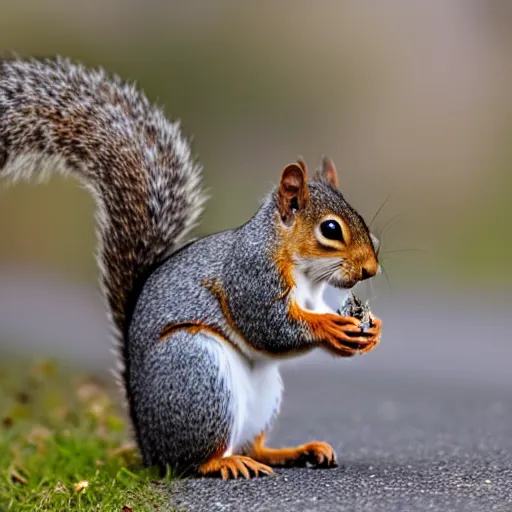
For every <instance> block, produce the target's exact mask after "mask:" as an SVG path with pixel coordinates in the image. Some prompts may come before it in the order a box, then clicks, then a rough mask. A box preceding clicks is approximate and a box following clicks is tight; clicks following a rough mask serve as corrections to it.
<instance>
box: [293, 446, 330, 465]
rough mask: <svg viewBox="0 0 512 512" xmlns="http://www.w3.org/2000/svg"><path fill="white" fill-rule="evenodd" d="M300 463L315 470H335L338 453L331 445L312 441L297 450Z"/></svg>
mask: <svg viewBox="0 0 512 512" xmlns="http://www.w3.org/2000/svg"><path fill="white" fill-rule="evenodd" d="M297 451H298V461H300V462H301V463H303V464H304V465H305V464H306V463H307V464H310V465H311V466H313V467H315V468H335V467H337V466H338V464H337V462H336V453H335V451H334V449H333V447H332V446H331V445H330V444H329V443H324V442H323V441H311V442H310V443H306V444H303V445H302V446H299V447H298V448H297Z"/></svg>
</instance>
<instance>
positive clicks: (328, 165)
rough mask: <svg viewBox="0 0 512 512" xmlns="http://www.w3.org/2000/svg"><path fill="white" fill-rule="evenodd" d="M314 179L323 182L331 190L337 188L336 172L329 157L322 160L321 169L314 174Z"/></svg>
mask: <svg viewBox="0 0 512 512" xmlns="http://www.w3.org/2000/svg"><path fill="white" fill-rule="evenodd" d="M315 179H317V180H319V181H323V182H324V183H327V185H330V186H331V187H333V188H338V185H339V181H338V171H337V170H336V167H335V166H334V162H333V161H332V160H331V159H330V158H329V157H327V156H324V157H323V158H322V167H321V168H320V169H318V171H317V172H316V175H315Z"/></svg>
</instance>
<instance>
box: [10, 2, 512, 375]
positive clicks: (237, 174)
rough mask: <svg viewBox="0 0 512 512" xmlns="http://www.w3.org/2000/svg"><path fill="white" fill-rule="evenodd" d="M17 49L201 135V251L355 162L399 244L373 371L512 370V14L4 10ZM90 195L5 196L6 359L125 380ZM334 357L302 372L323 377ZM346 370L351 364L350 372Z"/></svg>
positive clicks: (62, 183)
mask: <svg viewBox="0 0 512 512" xmlns="http://www.w3.org/2000/svg"><path fill="white" fill-rule="evenodd" d="M0 9H1V16H0V50H1V51H5V52H7V51H14V52H17V53H19V54H20V55H25V56H28V55H36V56H53V55H55V54H61V55H65V56H69V57H71V58H73V59H76V60H79V61H82V62H83V63H85V64H87V65H91V66H103V67H104V68H106V69H107V70H108V71H110V72H115V73H117V74H119V75H121V76H122V77H124V78H127V79H130V80H133V81H136V82H137V84H138V85H139V87H141V88H143V89H144V90H145V91H146V92H147V94H148V96H149V98H150V99H151V100H152V101H155V102H157V103H158V104H160V105H162V106H163V107H164V109H165V111H166V113H167V114H168V115H169V116H170V117H172V118H178V119H181V120H182V127H183V131H184V132H185V133H186V134H187V135H188V136H191V137H193V140H192V145H193V151H194V152H195V153H196V154H197V155H198V158H199V160H200V161H201V162H202V163H203V164H204V175H205V184H206V186H207V187H208V189H209V192H210V195H211V199H210V201H209V203H208V205H207V207H206V212H205V214H204V220H203V223H202V225H201V226H200V228H199V229H198V233H197V234H198V235H202V234H206V233H210V232H213V231H218V230H222V229H226V228H231V227H234V226H237V225H239V224H241V223H242V222H244V221H245V220H246V219H248V218H249V217H250V216H251V215H252V214H253V213H254V212H255V210H256V209H257V207H258V204H259V201H260V200H261V199H262V198H263V197H264V195H265V193H267V192H268V191H269V189H270V187H271V186H272V185H273V184H275V183H276V182H277V180H278V177H279V173H280V171H281V169H282V168H283V166H284V165H285V164H287V163H288V162H289V161H292V160H294V159H295V158H296V157H297V155H299V154H300V155H302V156H303V157H304V158H305V159H306V161H307V162H308V164H309V166H310V168H312V169H314V168H315V166H316V165H317V164H318V163H319V161H320V158H321V156H322V155H323V154H327V155H329V156H330V157H331V158H332V159H333V160H334V161H335V163H336V164H337V167H338V171H339V175H340V183H341V189H342V190H343V192H344V193H345V195H346V197H347V199H348V200H349V201H350V202H351V203H352V204H353V205H354V206H355V207H356V208H357V209H358V210H359V211H360V212H361V213H362V214H363V215H364V217H365V218H366V219H367V220H368V221H370V220H372V218H373V217H374V216H375V213H376V212H377V211H378V212H379V213H378V215H377V217H376V218H375V219H374V220H373V222H372V230H373V231H374V232H375V233H376V234H377V235H378V236H380V237H381V238H382V239H383V250H382V251H383V265H384V268H385V270H386V273H385V275H384V274H383V275H381V276H379V277H378V278H376V279H375V280H374V283H373V284H372V286H371V288H370V287H367V288H365V289H363V290H362V291H361V293H363V294H366V296H368V297H371V299H372V307H373V310H374V311H375V313H376V314H378V315H379V316H381V317H383V319H384V327H385V330H384V338H383V342H382V344H381V346H380V347H379V348H378V350H375V351H374V352H373V353H372V354H371V356H367V357H365V358H356V359H355V360H354V361H350V362H349V364H351V365H354V366H353V367H355V368H358V367H365V368H370V369H371V368H373V367H380V368H389V369H390V370H394V369H400V370H401V371H406V372H414V373H417V372H425V373H426V374H429V375H431V374H432V372H434V373H435V375H439V378H443V377H446V378H453V377H454V376H455V377H456V376H457V375H459V374H460V373H465V374H467V375H473V374H474V375H477V374H479V375H480V376H481V378H482V379H487V380H493V379H495V378H497V377H496V376H499V375H505V374H508V373H509V367H510V361H511V360H510V357H512V347H510V345H511V343H510V335H509V334H508V332H507V330H506V328H505V327H506V323H508V322H507V320H508V316H509V315H510V307H511V305H512V292H511V286H510V285H511V283H512V265H511V257H510V248H511V242H510V233H511V228H510V226H511V224H512V207H511V206H510V194H511V190H512V146H511V136H512V58H511V56H512V53H511V52H512V4H511V3H510V2H508V1H507V0H486V1H483V0H482V1H478V0H452V1H451V2H445V1H443V0H434V1H428V2H427V1H424V2H410V1H408V0H388V1H387V2H376V1H375V2H361V1H359V0H347V1H345V2H337V1H321V2H315V3H312V2H306V1H293V2H292V1H291V0H288V1H283V2H270V1H260V2H252V3H237V2H208V1H205V0H203V1H199V0H196V1H189V2H162V1H157V0H145V1H144V2H143V1H141V0H123V1H121V0H118V1H112V0H101V1H99V0H90V1H88V2H80V3H78V2H67V1H64V0H47V1H45V2H14V1H5V0H1V1H0ZM93 208H94V205H93V201H92V199H91V198H90V197H89V196H88V194H87V192H86V191H85V190H83V189H82V188H81V187H80V186H79V185H78V183H76V182H74V181H73V180H65V179H63V178H60V177H53V178H52V179H51V180H50V182H49V183H48V184H46V185H43V186H36V185H29V184H18V185H16V187H7V186H4V185H3V184H2V186H1V188H0V219H1V221H0V357H2V358H4V357H8V356H10V357H18V356H20V355H30V356H39V355H50V356H58V357H59V358H63V359H66V360H74V361H78V362H80V364H83V365H85V366H87V367H89V368H91V369H104V368H107V367H109V366H111V365H112V362H113V356H112V355H111V353H110V352H109V348H110V344H109V341H108V327H107V325H106V322H105V319H104V309H103V304H102V300H101V297H100V295H99V292H98V289H97V284H96V277H97V269H96V264H95V261H94V251H95V233H94V222H93ZM320 357H322V356H321V355H318V354H315V355H313V356H312V357H308V358H305V359H304V360H301V363H297V364H309V363H314V362H315V361H316V362H318V361H319V358H320ZM336 364H339V362H336Z"/></svg>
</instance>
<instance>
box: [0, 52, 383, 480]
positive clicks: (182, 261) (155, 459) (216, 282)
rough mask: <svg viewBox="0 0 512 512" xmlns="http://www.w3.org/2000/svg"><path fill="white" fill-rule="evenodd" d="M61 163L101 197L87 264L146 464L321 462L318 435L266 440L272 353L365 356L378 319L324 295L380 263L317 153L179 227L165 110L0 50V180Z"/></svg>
mask: <svg viewBox="0 0 512 512" xmlns="http://www.w3.org/2000/svg"><path fill="white" fill-rule="evenodd" d="M48 171H56V172H60V173H64V174H71V175H73V176H75V177H76V178H78V179H79V180H80V181H82V182H83V183H85V185H86V187H87V188H88V189H89V190H90V191H91V192H92V194H93V196H94V198H95V199H96V203H97V215H96V217H97V226H98V244H99V248H98V256H97V258H98V265H99V269H100V281H101V287H102V291H103V293H104V296H105V299H106V304H107V309H108V315H109V318H110V319H111V321H112V322H111V323H112V325H113V326H114V328H115V335H116V338H117V340H118V342H119V345H120V353H121V358H120V359H121V360H122V368H121V377H122V385H123V388H124V391H125V396H126V401H127V405H128V410H129V415H130V419H131V424H132V425H133V430H134V435H135V438H136V441H137V444H138V447H139V450H140V452H141V456H142V460H143V463H144V465H146V466H158V467H160V469H161V470H162V471H167V469H168V468H171V469H172V470H174V471H175V472H176V473H177V474H180V475H196V476H201V475H202V476H219V477H222V478H223V479H228V478H237V477H239V476H243V477H245V478H249V477H255V476H258V475H265V474H271V473H272V472H273V469H272V468H273V467H279V466H301V465H302V466H305V465H313V466H317V467H333V466H335V465H336V455H335V452H334V450H333V448H332V447H331V446H330V445H329V444H327V443H325V442H320V441H312V442H308V443H305V444H303V445H300V446H297V447H289V448H279V449H278V448H271V447H268V446H267V444H266V437H267V434H268V432H269V430H270V428H271V427H272V424H273V423H274V421H275V419H276V417H277V414H278V412H279V409H280V404H281V394H282V382H281V377H280V374H279V363H280V362H281V361H282V360H283V359H285V358H289V357H292V356H297V355H300V354H305V353H307V352H310V351H311V350H313V349H315V348H322V349H325V350H326V351H328V352H330V353H331V354H333V355H335V356H339V357H351V356H354V355H356V354H358V353H365V352H369V351H371V350H372V349H373V348H374V347H375V346H376V345H377V344H378V343H379V340H380V337H381V326H382V322H381V320H379V319H378V318H375V317H374V316H373V315H372V322H371V326H370V328H368V329H365V330H363V329H362V327H360V320H358V319H357V318H354V317H352V316H342V315H341V314H340V313H339V311H338V309H337V306H339V305H340V304H341V302H342V300H343V298H344V297H346V296H347V294H348V293H350V289H351V288H352V287H353V286H354V285H355V284H356V283H358V282H359V281H362V280H364V279H368V278H371V277H373V276H375V275H376V274H377V273H378V272H379V269H380V266H379V262H378V248H377V245H378V241H377V239H376V238H375V237H374V236H373V235H372V234H371V233H370V231H369V228H368V226H367V224H366V223H365V221H364V220H363V218H362V217H361V215H359V214H358V213H357V211H356V210H355V209H354V208H353V207H352V206H350V205H349V204H348V202H347V201H346V200H345V198H344V196H343V194H342V193H341V192H340V190H339V187H338V175H337V171H336V168H335V166H334V164H333V162H332V161H331V160H329V159H328V158H324V160H323V163H322V165H321V167H320V168H319V169H318V170H317V171H316V172H315V173H314V174H313V175H312V176H311V177H310V176H308V170H307V168H306V164H305V163H304V161H303V160H299V161H297V162H294V163H290V164H288V165H286V166H285V167H284V170H283V171H282V172H281V175H280V181H279V184H278V185H277V186H276V187H275V188H274V189H273V190H271V192H270V193H269V194H268V195H267V196H266V197H265V199H264V200H263V201H262V203H261V206H260V208H259V209H258V211H257V212H256V213H255V215H254V216H253V217H252V218H251V219H250V220H249V221H248V222H246V223H245V224H243V225H242V226H240V227H238V228H236V229H231V230H228V231H223V232H220V233H217V234H213V235H210V236H206V237H204V238H200V239H191V238H190V235H189V234H190V231H191V229H192V228H193V227H194V226H195V225H196V224H197V222H198V219H199V217H200V215H201V213H202V209H203V205H204V202H205V195H204V192H203V190H202V185H201V180H202V178H201V173H202V168H201V166H200V165H199V164H198V163H197V162H196V161H195V159H194V158H193V157H192V155H191V150H190V147H189V144H188V142H187V140H186V139H185V138H184V136H183V135H182V134H181V131H180V127H179V123H178V122H170V121H169V120H168V119H167V118H166V117H165V116H164V114H163V112H162V110H161V109H160V108H158V107H156V106H153V105H152V104H150V102H149V101H148V99H147V98H146V96H145V95H144V94H143V93H142V92H140V91H139V90H138V89H137V88H136V87H135V86H134V85H133V84H131V83H127V82H124V81H123V80H121V79H120V78H119V77H117V76H109V75H107V73H106V72H105V71H103V70H102V69H96V70H93V69H88V68H86V67H84V66H83V65H81V64H76V63H73V62H72V61H70V60H68V59H64V58H60V57H57V58H54V59H35V58H33V59H23V58H18V57H12V58H3V59H1V60H0V177H2V178H10V179H12V180H19V179H29V178H31V177H41V176H44V175H45V174H46V173H47V172H48Z"/></svg>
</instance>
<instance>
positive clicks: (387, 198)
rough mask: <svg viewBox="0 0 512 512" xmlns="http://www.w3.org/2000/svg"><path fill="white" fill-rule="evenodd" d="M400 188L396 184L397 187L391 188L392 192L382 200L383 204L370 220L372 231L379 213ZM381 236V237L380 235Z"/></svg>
mask: <svg viewBox="0 0 512 512" xmlns="http://www.w3.org/2000/svg"><path fill="white" fill-rule="evenodd" d="M397 190H398V186H396V187H395V188H393V189H392V190H391V192H390V193H389V194H388V195H387V197H386V199H384V201H383V202H382V204H381V205H380V206H379V208H378V209H377V211H376V212H375V215H374V216H373V217H372V220H371V221H370V224H368V227H369V229H370V231H371V229H372V226H373V223H374V222H375V221H376V220H377V216H378V215H379V213H380V212H381V211H382V209H383V208H384V206H386V204H387V203H388V202H389V200H390V199H391V196H392V195H393V194H394V193H395V192H396V191H397ZM379 238H380V237H379Z"/></svg>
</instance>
